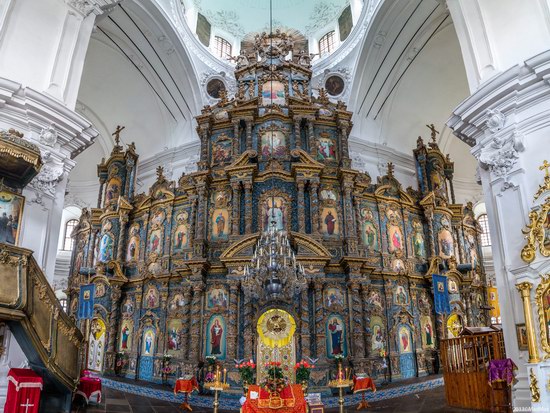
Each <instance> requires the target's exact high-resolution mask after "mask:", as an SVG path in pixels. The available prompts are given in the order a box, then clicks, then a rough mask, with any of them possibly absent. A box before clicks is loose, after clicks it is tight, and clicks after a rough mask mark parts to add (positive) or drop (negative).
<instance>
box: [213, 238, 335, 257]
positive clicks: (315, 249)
mask: <svg viewBox="0 0 550 413" xmlns="http://www.w3.org/2000/svg"><path fill="white" fill-rule="evenodd" d="M259 237H260V233H255V234H252V235H249V236H246V237H244V238H242V239H241V240H240V241H238V242H236V243H234V244H233V245H231V246H230V247H229V248H227V249H226V250H225V251H224V252H223V253H222V254H221V255H220V261H221V262H223V263H224V264H225V263H238V262H242V263H246V262H249V261H250V260H251V258H252V255H253V254H254V246H255V245H256V243H257V242H258V238H259ZM290 241H291V243H292V244H293V245H294V248H295V251H297V254H296V258H297V259H298V260H299V261H302V262H313V261H316V262H319V261H322V262H323V263H328V262H329V261H330V252H329V251H328V250H327V249H326V248H325V247H324V246H323V245H322V244H321V243H319V242H318V241H316V240H314V239H312V238H310V237H309V236H307V235H305V234H300V233H297V232H291V233H290Z"/></svg>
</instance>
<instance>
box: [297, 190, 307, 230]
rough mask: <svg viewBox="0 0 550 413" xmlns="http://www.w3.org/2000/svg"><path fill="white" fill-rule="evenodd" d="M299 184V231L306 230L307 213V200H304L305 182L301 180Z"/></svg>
mask: <svg viewBox="0 0 550 413" xmlns="http://www.w3.org/2000/svg"><path fill="white" fill-rule="evenodd" d="M297 186H298V232H300V233H305V232H306V213H305V200H304V189H305V182H304V181H303V180H299V181H298V183H297Z"/></svg>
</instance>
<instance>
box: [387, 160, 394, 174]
mask: <svg viewBox="0 0 550 413" xmlns="http://www.w3.org/2000/svg"><path fill="white" fill-rule="evenodd" d="M394 169H395V166H393V162H388V176H393V170H394Z"/></svg>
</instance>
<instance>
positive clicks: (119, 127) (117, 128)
mask: <svg viewBox="0 0 550 413" xmlns="http://www.w3.org/2000/svg"><path fill="white" fill-rule="evenodd" d="M125 127H126V126H120V125H117V127H116V130H115V131H114V132H113V133H112V134H111V136H114V137H115V145H116V146H118V144H119V143H120V132H122V130H123V129H124V128H125Z"/></svg>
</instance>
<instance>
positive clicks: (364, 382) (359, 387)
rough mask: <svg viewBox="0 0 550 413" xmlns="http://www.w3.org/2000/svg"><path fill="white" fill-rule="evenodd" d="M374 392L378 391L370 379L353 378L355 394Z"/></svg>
mask: <svg viewBox="0 0 550 413" xmlns="http://www.w3.org/2000/svg"><path fill="white" fill-rule="evenodd" d="M367 390H372V391H373V392H375V391H376V386H375V385H374V382H373V381H372V379H371V378H370V377H363V378H361V379H359V378H357V377H354V378H353V392H354V393H359V392H362V391H367Z"/></svg>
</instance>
